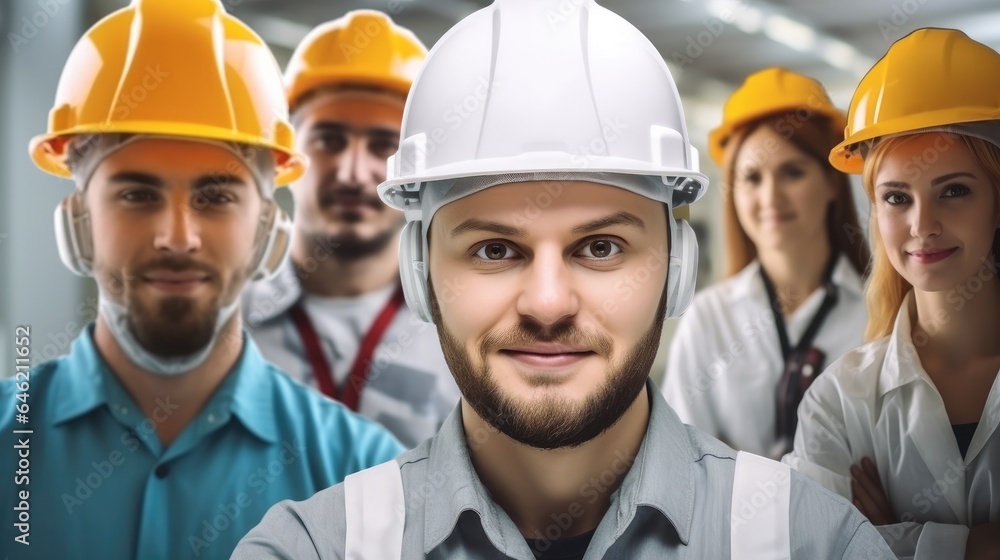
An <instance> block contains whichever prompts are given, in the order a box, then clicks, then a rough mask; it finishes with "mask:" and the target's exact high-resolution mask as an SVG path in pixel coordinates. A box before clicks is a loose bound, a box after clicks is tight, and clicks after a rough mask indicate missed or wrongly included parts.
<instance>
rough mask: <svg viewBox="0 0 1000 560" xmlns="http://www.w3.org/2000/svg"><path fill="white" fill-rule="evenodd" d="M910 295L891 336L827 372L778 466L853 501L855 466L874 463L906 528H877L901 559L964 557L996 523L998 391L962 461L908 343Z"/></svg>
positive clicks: (999, 501)
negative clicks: (976, 535)
mask: <svg viewBox="0 0 1000 560" xmlns="http://www.w3.org/2000/svg"><path fill="white" fill-rule="evenodd" d="M915 313H916V305H915V303H914V298H913V293H912V292H911V293H910V294H908V295H907V296H906V298H905V299H904V301H903V305H902V306H901V308H900V312H899V314H898V315H897V317H896V323H895V326H894V327H893V330H892V333H891V334H890V335H889V336H887V337H884V338H882V339H880V340H877V341H874V342H871V343H869V344H865V345H864V346H862V347H860V348H857V349H855V350H853V351H851V352H849V353H848V354H846V355H845V356H844V357H843V358H841V359H840V360H839V361H837V362H836V363H834V364H833V365H831V366H830V367H829V368H828V369H827V370H826V371H825V372H824V373H823V374H822V375H821V376H820V377H819V378H818V379H817V380H816V382H815V383H813V385H812V386H811V387H810V388H809V391H807V392H806V395H805V397H804V398H803V400H802V404H801V405H800V406H799V424H798V431H797V432H796V434H795V449H794V450H793V451H792V453H789V454H788V455H786V456H785V458H784V459H783V460H784V462H786V463H788V464H789V465H791V466H792V467H793V468H795V469H798V470H799V471H801V472H803V473H804V474H806V475H808V476H809V477H811V478H813V479H814V480H817V481H819V482H820V483H822V484H823V485H824V486H826V487H827V488H829V489H830V490H833V491H834V492H837V493H838V494H840V495H842V496H844V497H846V498H848V499H851V473H850V468H851V465H853V464H857V463H858V462H860V461H861V459H862V458H863V457H870V458H871V459H872V460H873V461H874V462H875V464H876V466H877V467H878V472H879V478H880V479H881V480H882V486H883V487H884V488H885V491H886V494H888V498H889V502H890V505H891V506H892V510H893V514H894V515H895V516H896V517H897V519H901V520H902V521H903V522H901V523H897V524H895V525H887V526H883V527H879V531H880V532H881V533H882V536H883V537H885V539H886V541H888V543H889V545H890V546H891V547H892V549H893V552H895V553H896V555H897V556H899V557H900V558H927V559H931V558H933V559H940V558H958V559H961V558H964V555H965V542H966V540H967V538H968V534H969V529H968V527H971V526H975V525H979V524H982V523H995V522H998V521H1000V436H997V433H996V431H997V430H996V428H997V424H998V423H1000V384H998V382H996V381H994V383H993V388H992V389H991V390H990V394H989V397H988V400H987V401H986V407H985V408H984V409H983V415H982V418H981V419H980V421H979V426H978V427H977V429H976V432H975V435H974V436H973V438H972V442H971V444H970V446H969V450H968V453H967V454H966V456H965V458H963V457H962V454H961V452H960V451H959V449H958V443H957V442H956V440H955V435H954V432H953V431H952V428H951V424H950V422H949V420H948V414H947V412H946V411H945V408H944V401H943V400H941V395H940V394H939V393H938V390H937V388H936V387H935V386H934V383H933V382H932V381H931V378H930V377H928V375H927V373H926V372H925V371H924V368H923V367H922V366H921V365H920V358H919V356H918V355H917V351H916V348H915V347H914V346H913V342H912V341H911V339H910V333H911V317H913V316H915Z"/></svg>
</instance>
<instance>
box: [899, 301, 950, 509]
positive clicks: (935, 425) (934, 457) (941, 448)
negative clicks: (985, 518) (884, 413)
mask: <svg viewBox="0 0 1000 560" xmlns="http://www.w3.org/2000/svg"><path fill="white" fill-rule="evenodd" d="M907 299H909V298H907ZM907 303H908V301H904V303H903V306H902V307H901V309H900V316H899V317H898V318H897V321H896V325H895V328H894V329H893V333H892V341H891V343H890V348H889V349H888V350H889V353H888V356H887V357H889V358H890V359H887V360H886V363H885V368H886V370H887V371H884V372H883V374H884V375H885V376H886V377H887V378H888V379H894V380H896V381H897V383H899V385H898V386H897V387H896V390H897V391H909V392H910V393H911V398H910V399H908V400H909V402H908V403H907V404H906V405H905V406H906V407H907V410H905V418H901V420H904V421H905V422H906V425H907V426H908V428H907V437H908V438H909V439H910V441H912V442H913V446H914V447H915V448H916V449H917V452H918V453H919V454H920V457H921V458H922V459H923V460H924V463H925V464H926V465H927V469H928V470H929V471H930V473H931V476H932V477H933V479H934V482H933V484H931V487H930V488H929V489H930V490H931V491H933V492H935V493H942V492H943V494H944V499H945V500H946V501H947V502H948V505H949V506H951V509H952V510H953V511H954V512H955V515H956V517H957V518H958V520H959V522H960V523H962V524H967V520H968V507H967V503H966V502H967V499H966V492H965V487H966V484H965V472H966V469H965V461H964V460H963V459H962V454H961V452H960V451H959V449H958V442H956V441H955V434H954V432H953V431H952V429H951V423H950V422H949V421H948V413H947V411H946V410H945V407H944V400H943V399H942V398H941V394H940V393H939V392H938V390H937V387H935V386H934V382H933V381H931V378H930V376H929V375H927V372H926V371H924V367H923V366H922V365H921V364H920V356H919V355H918V354H917V350H916V348H915V347H914V346H913V342H912V340H911V339H910V332H911V323H910V317H909V313H908V311H909V309H908V308H909V306H908V305H907ZM894 368H895V369H894ZM903 385H906V386H903ZM900 396H901V395H900ZM906 400H907V399H900V403H901V404H902V403H905V402H906ZM904 445H905V443H904ZM956 471H957V472H956ZM951 473H953V474H951ZM946 474H948V476H946ZM956 478H957V480H956ZM952 481H953V482H952Z"/></svg>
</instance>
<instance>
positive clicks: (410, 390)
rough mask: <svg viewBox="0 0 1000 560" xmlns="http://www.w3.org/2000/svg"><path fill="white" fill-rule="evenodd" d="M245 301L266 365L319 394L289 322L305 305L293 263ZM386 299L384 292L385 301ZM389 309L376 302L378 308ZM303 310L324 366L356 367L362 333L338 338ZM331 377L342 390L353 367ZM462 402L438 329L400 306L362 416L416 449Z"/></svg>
mask: <svg viewBox="0 0 1000 560" xmlns="http://www.w3.org/2000/svg"><path fill="white" fill-rule="evenodd" d="M242 297H243V301H242V305H243V310H244V313H243V317H244V326H245V328H246V329H247V331H249V332H250V334H251V335H253V338H254V342H256V343H257V346H258V347H260V352H261V354H263V355H264V358H265V359H267V361H269V362H271V363H273V364H274V365H276V366H278V369H280V370H281V371H284V372H285V373H287V374H288V375H289V377H291V378H292V379H296V380H298V381H300V382H302V383H303V384H305V385H309V386H310V387H313V388H316V387H317V386H318V385H319V383H318V381H317V380H316V377H315V375H314V372H313V368H312V364H311V363H310V361H309V354H308V353H307V352H306V348H305V344H304V343H303V340H302V335H301V334H300V333H299V332H298V330H297V329H296V327H295V322H294V321H293V320H292V318H291V309H292V308H293V307H295V306H297V305H303V304H304V301H305V298H306V296H305V294H303V292H302V285H301V284H300V282H299V277H298V275H297V273H296V270H295V266H294V265H293V264H292V261H291V258H290V257H288V258H286V259H285V260H284V261H283V262H282V263H281V268H280V270H279V271H278V273H277V274H276V275H275V277H274V278H272V279H270V280H268V281H266V282H251V283H250V284H248V285H247V287H246V288H245V289H244V291H243V296H242ZM388 299H389V292H386V294H385V297H384V300H385V301H388ZM385 301H380V302H377V306H376V307H377V308H380V307H382V305H383V304H384V302H385ZM305 309H306V314H307V315H310V319H311V322H312V323H313V326H314V328H315V329H316V332H317V336H318V338H319V340H318V342H319V346H320V348H321V350H322V352H323V354H324V357H325V358H326V360H327V363H329V364H332V365H334V366H336V364H337V363H342V364H343V363H346V364H351V363H353V361H354V360H355V358H356V354H357V349H358V347H359V346H360V344H361V340H362V338H363V337H364V336H365V332H363V331H359V332H355V333H352V334H349V335H346V338H344V336H343V335H342V336H341V337H340V338H336V337H335V336H334V333H332V332H329V331H328V330H327V329H325V328H323V327H324V323H325V321H324V320H323V319H324V318H323V317H316V316H313V315H312V314H311V313H312V312H313V310H310V309H309V308H308V306H305ZM329 312H330V313H336V311H334V310H329ZM377 314H378V311H377V310H376V311H373V312H372V313H371V316H370V317H369V320H368V321H367V322H366V323H365V326H363V327H359V328H361V329H363V330H367V329H368V327H369V326H370V325H371V323H372V322H374V321H375V316H376V315H377ZM341 319H344V318H343V317H341ZM345 354H346V355H345ZM339 358H343V359H339ZM334 369H335V378H334V379H333V382H334V384H335V385H337V386H338V387H341V386H343V384H344V382H345V379H338V378H337V377H336V374H340V375H342V377H343V378H346V377H347V369H349V366H347V367H343V366H342V367H339V368H338V367H334ZM461 396H462V394H461V392H460V391H459V390H458V385H456V384H455V380H454V378H452V376H451V372H450V371H449V370H448V364H447V362H445V359H444V353H443V352H442V350H441V343H440V341H439V340H438V335H437V329H436V328H435V327H434V325H432V324H430V323H425V322H423V321H421V320H420V318H418V317H417V316H415V315H413V313H411V312H410V310H409V309H408V308H407V307H406V306H405V305H404V306H402V307H401V308H400V309H399V311H398V312H397V313H396V315H395V317H394V318H393V320H392V322H391V323H390V324H389V328H388V330H386V332H385V333H384V335H383V336H382V339H381V340H380V341H379V343H378V345H377V346H376V348H375V351H374V353H373V354H372V357H371V363H370V364H369V369H368V378H367V380H366V384H365V387H364V389H363V390H362V391H361V399H360V401H359V402H358V410H357V412H358V413H359V414H361V415H362V416H366V417H368V418H371V419H372V420H375V421H376V422H378V423H379V424H382V425H383V426H385V427H386V428H387V429H388V430H389V431H390V432H392V434H393V435H394V436H396V438H398V439H399V441H400V442H402V443H403V445H405V446H406V447H407V448H411V447H415V446H416V445H417V444H418V443H420V442H422V441H424V440H425V439H427V438H430V437H432V436H434V434H436V433H437V431H438V429H439V428H440V427H441V425H442V423H443V422H444V420H445V419H446V418H447V417H448V415H449V413H450V412H451V410H452V409H453V408H455V403H457V402H458V400H459V399H460V398H461Z"/></svg>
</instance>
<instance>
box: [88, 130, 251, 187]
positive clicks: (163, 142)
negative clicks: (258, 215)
mask: <svg viewBox="0 0 1000 560" xmlns="http://www.w3.org/2000/svg"><path fill="white" fill-rule="evenodd" d="M120 171H138V172H142V173H146V174H150V175H155V176H158V177H161V178H163V179H165V180H167V181H180V182H185V181H189V180H195V179H198V178H200V177H203V176H205V175H207V174H223V173H225V174H229V175H233V176H237V177H246V178H249V177H251V173H250V171H249V170H248V169H247V168H246V164H245V163H244V162H243V161H242V160H241V159H240V158H238V157H237V156H236V154H234V153H232V152H230V151H229V150H227V149H225V148H223V147H221V146H217V145H213V144H208V143H204V142H197V141H187V140H170V139H161V138H149V139H141V140H136V141H135V142H131V143H129V144H127V145H125V146H123V147H122V148H120V149H118V150H115V151H114V152H112V153H111V154H109V155H108V157H106V158H105V159H104V160H103V161H102V162H101V163H100V165H98V167H97V170H96V172H95V176H99V175H102V174H104V175H111V174H114V173H117V172H120Z"/></svg>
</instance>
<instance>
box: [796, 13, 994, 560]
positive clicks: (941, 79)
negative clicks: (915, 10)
mask: <svg viewBox="0 0 1000 560" xmlns="http://www.w3.org/2000/svg"><path fill="white" fill-rule="evenodd" d="M998 80H1000V54H997V53H996V52H995V51H993V50H992V49H990V48H989V47H987V46H985V45H982V44H980V43H977V42H975V41H973V40H972V39H970V38H969V37H967V36H966V35H965V34H964V33H962V32H961V31H956V30H952V29H920V30H917V31H915V32H913V33H911V34H910V35H908V36H906V37H904V38H902V39H900V40H899V41H897V42H896V43H895V44H893V45H892V47H891V48H890V49H889V51H888V53H886V55H885V56H884V57H883V58H882V59H881V60H880V61H879V62H878V63H876V64H875V66H874V67H873V68H872V69H871V70H870V71H869V72H868V74H867V75H866V76H865V78H864V79H863V80H862V81H861V84H860V85H859V86H858V89H857V91H856V92H855V93H854V99H853V100H852V101H851V109H850V118H849V121H848V122H849V125H848V127H847V129H846V138H845V139H844V141H843V142H841V143H840V144H839V145H838V146H837V147H836V148H835V149H834V150H833V151H832V152H831V154H830V161H831V162H832V163H833V164H834V165H835V166H836V167H837V168H838V169H841V170H843V171H845V172H850V173H862V174H863V177H862V179H863V184H864V188H865V193H866V194H867V195H868V198H869V199H870V200H871V201H872V205H873V210H872V217H871V228H870V229H871V237H872V242H873V248H874V249H873V251H874V257H873V267H872V273H871V278H870V279H869V282H868V285H867V286H866V294H865V296H866V300H867V305H868V314H869V324H868V328H867V330H866V333H865V338H866V340H867V341H868V343H867V344H865V345H864V346H862V347H860V348H858V349H856V350H853V351H851V352H849V353H848V354H847V355H846V356H844V357H843V358H842V359H841V360H840V361H838V362H837V363H835V364H833V365H832V366H831V367H830V368H829V369H828V370H827V371H826V372H825V373H824V374H823V375H822V376H821V377H820V379H819V380H817V382H816V383H815V384H814V385H813V386H812V387H811V388H810V390H809V392H808V393H807V394H806V397H805V399H804V400H803V402H802V407H801V409H800V411H799V422H800V423H799V430H798V434H796V437H795V450H794V452H793V453H792V454H791V455H789V457H788V459H787V460H788V462H789V463H790V464H791V465H792V466H794V467H795V468H798V469H799V470H801V471H802V472H804V473H806V474H808V475H809V476H811V477H813V478H814V479H816V480H818V481H820V482H822V483H823V484H824V485H826V486H827V487H829V488H830V489H831V490H833V491H835V492H838V493H839V494H841V495H843V496H844V497H846V498H850V499H853V500H854V503H855V505H857V506H858V508H859V509H861V511H862V512H863V513H865V515H867V516H868V518H869V519H870V520H871V521H872V522H873V523H874V524H876V525H880V526H881V527H880V529H881V531H882V533H883V536H884V537H885V538H886V540H887V541H888V542H889V544H890V545H891V546H892V548H893V549H894V551H895V552H896V553H897V555H899V556H900V557H911V556H915V557H916V558H963V557H964V558H997V557H998V556H1000V523H998V522H1000V433H998V431H997V424H998V423H1000V383H998V382H997V372H998V370H1000V336H998V334H997V333H998V332H1000V281H998V279H997V262H998V259H1000V235H998V231H1000V229H998V228H1000V81H998Z"/></svg>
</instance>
